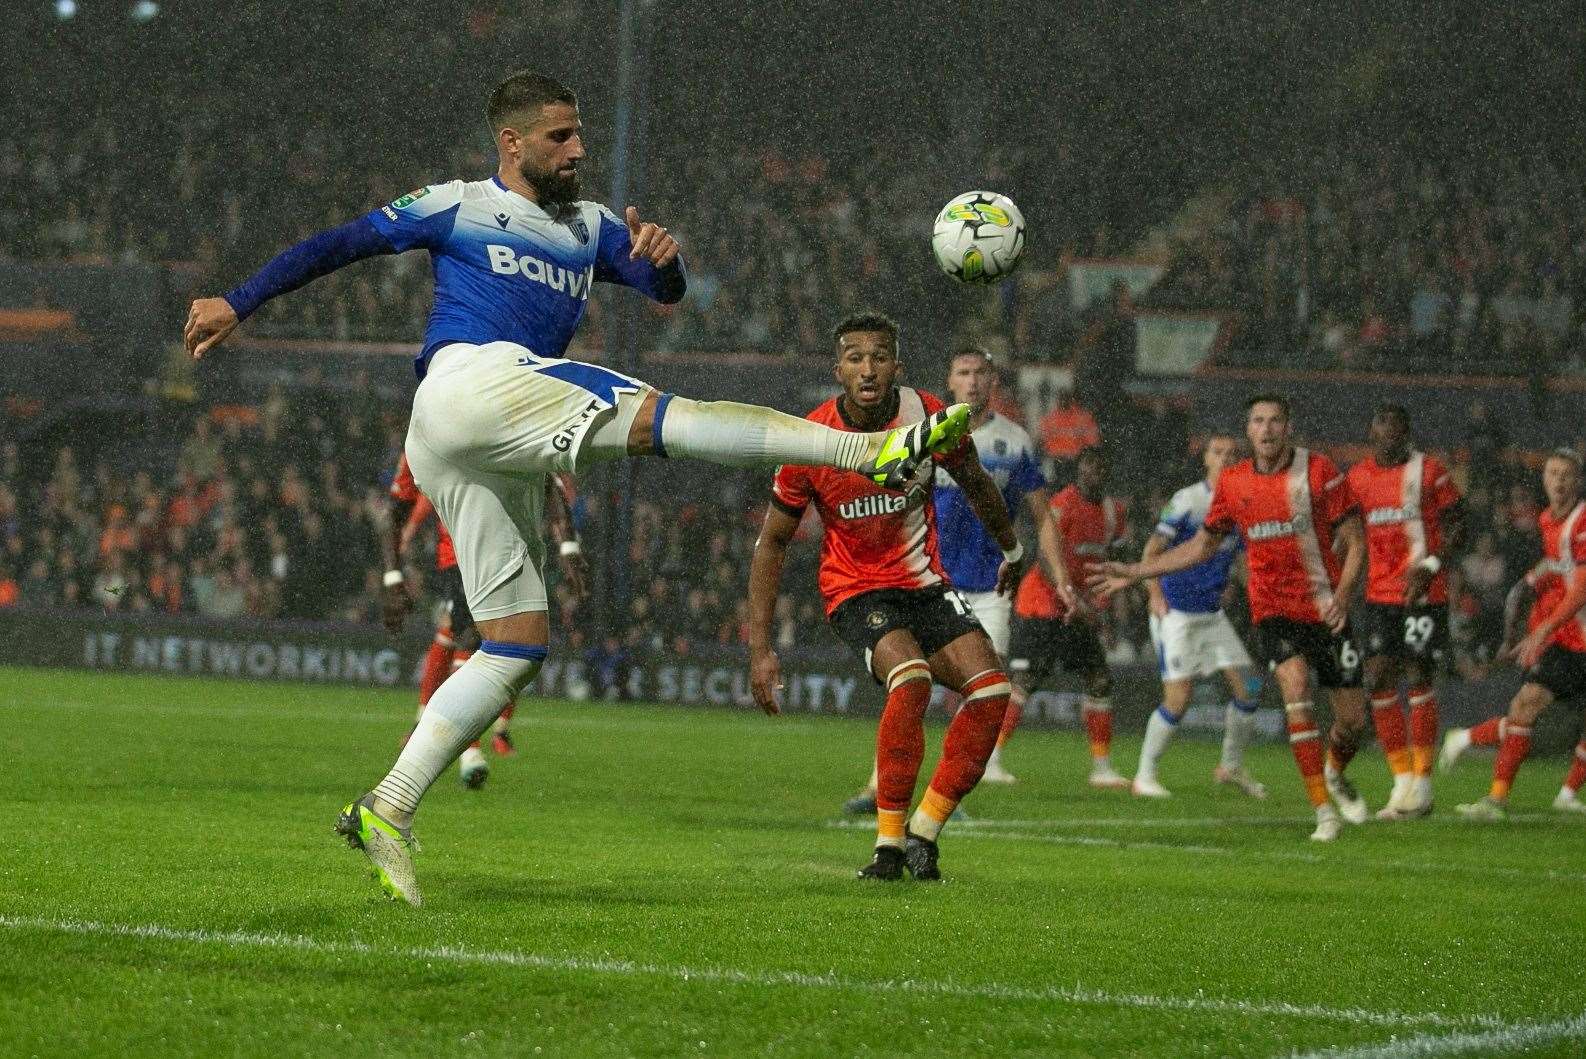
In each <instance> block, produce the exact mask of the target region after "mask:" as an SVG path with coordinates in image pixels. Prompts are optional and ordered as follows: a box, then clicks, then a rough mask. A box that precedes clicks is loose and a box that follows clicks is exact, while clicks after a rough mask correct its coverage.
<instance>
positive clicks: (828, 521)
mask: <svg viewBox="0 0 1586 1059" xmlns="http://www.w3.org/2000/svg"><path fill="white" fill-rule="evenodd" d="M836 339H837V365H836V376H837V381H838V382H839V383H841V384H842V387H843V392H842V394H841V395H840V396H838V397H836V398H834V399H833V400H830V401H827V402H826V403H825V404H823V405H821V406H820V407H819V408H817V409H815V410H814V411H813V412H811V413H810V414H809V416H808V418H809V419H811V420H813V421H815V422H817V423H823V424H825V425H827V426H830V427H833V428H835V429H837V430H850V431H869V430H875V429H880V428H884V427H885V425H886V424H887V423H891V422H894V421H898V422H907V421H909V420H910V419H912V418H923V417H924V416H926V415H929V414H930V413H932V412H934V411H936V410H937V409H939V408H941V407H942V402H941V401H940V400H938V399H937V398H936V397H934V396H932V395H931V394H928V393H923V392H921V391H919V390H915V389H913V388H912V387H908V386H899V385H898V384H897V380H898V377H899V375H900V374H901V372H902V370H903V362H902V361H901V360H900V359H899V357H898V331H897V325H896V324H894V323H893V322H892V321H891V320H889V319H888V318H887V317H885V316H882V315H880V314H877V313H864V314H859V315H856V316H850V317H848V318H847V319H845V320H843V321H842V322H841V323H840V324H838V325H837V328H836ZM916 413H918V416H916ZM938 463H939V464H940V465H941V466H942V467H943V468H945V469H946V470H947V472H948V473H949V474H951V475H952V477H953V480H954V481H956V482H957V483H958V484H959V485H960V486H961V487H962V488H963V490H964V495H965V498H966V499H967V500H968V502H969V504H970V506H971V508H972V509H973V510H974V511H975V513H976V515H977V516H979V518H980V519H981V520H982V521H983V522H985V524H986V526H987V528H988V529H989V530H990V531H991V533H992V536H993V537H995V538H996V541H997V544H998V546H999V547H1000V548H1001V549H1002V553H1003V563H1002V567H1001V569H1000V570H999V571H998V577H997V587H998V589H999V590H1001V591H1006V590H1007V589H1008V588H1010V587H1011V586H1012V585H1013V583H1014V581H1015V580H1016V579H1017V577H1018V575H1019V573H1021V572H1022V559H1023V555H1022V550H1021V549H1020V547H1019V542H1018V538H1017V537H1015V536H1014V532H1013V524H1012V522H1011V520H1010V519H1009V517H1008V509H1007V507H1006V506H1005V505H1004V503H1003V499H1002V494H1001V492H999V491H998V489H997V483H996V482H995V481H994V480H993V479H992V478H991V477H990V476H989V475H988V474H987V473H986V471H985V469H984V468H983V467H982V466H981V464H980V460H979V459H978V458H977V457H976V454H975V444H974V441H973V440H971V439H970V438H969V437H968V436H967V435H966V436H964V437H963V438H962V440H961V441H959V442H958V444H957V445H956V447H954V448H951V449H949V450H947V452H946V454H945V455H939V456H936V457H933V459H932V461H928V462H927V463H925V464H923V465H922V466H921V468H920V469H919V471H918V473H917V476H916V478H915V479H914V480H913V481H912V482H911V483H910V487H909V488H908V489H907V490H906V491H905V492H903V493H901V494H899V493H896V492H889V491H887V490H885V489H882V488H881V487H879V486H878V485H876V484H875V483H874V482H873V481H871V480H870V479H869V478H866V477H865V476H864V475H861V474H854V473H852V472H849V471H840V470H835V469H832V468H828V467H805V466H783V467H780V468H778V469H777V472H776V478H775V481H774V483H773V485H772V495H771V505H770V508H769V509H768V510H767V511H766V517H765V525H764V528H763V529H762V530H761V533H760V538H759V540H757V541H756V542H755V547H754V561H753V563H752V565H751V566H750V570H749V650H750V663H749V667H750V668H749V672H750V683H751V687H752V689H753V692H754V697H755V701H756V702H757V703H759V705H760V707H761V709H763V710H765V711H766V712H767V713H776V712H777V710H778V707H777V702H776V690H777V689H778V688H779V687H780V686H781V664H780V662H779V660H778V659H777V655H776V652H775V651H774V650H773V649H772V646H771V622H772V615H773V613H774V610H775V607H776V598H777V587H778V585H779V583H780V582H781V579H782V565H783V560H784V558H785V557H786V554H787V546H788V542H789V541H790V540H792V538H793V534H794V531H795V530H797V529H798V525H799V521H800V520H801V518H802V517H803V515H804V512H805V510H806V509H807V508H808V506H809V505H810V504H814V505H815V509H816V511H817V512H818V513H819V514H820V518H821V522H822V523H824V525H825V527H826V529H825V535H824V537H823V539H822V542H821V563H820V574H819V582H820V590H821V596H822V597H823V598H824V599H825V602H826V619H827V621H828V622H830V623H831V627H832V629H833V631H835V632H836V633H837V635H838V636H839V637H840V638H841V639H842V640H843V641H845V642H846V643H847V644H848V645H849V646H850V647H852V648H853V649H854V650H855V651H856V652H857V653H859V654H860V655H861V656H862V657H863V658H864V661H865V668H866V669H868V670H869V671H870V674H871V675H872V676H873V677H875V679H876V681H877V682H878V683H880V684H882V685H883V686H884V687H885V688H886V692H887V697H886V705H885V707H884V708H883V710H882V714H881V722H880V724H879V726H878V728H877V732H876V773H877V784H876V849H875V854H874V857H873V859H872V860H871V862H870V863H869V864H868V865H866V866H865V867H864V868H862V869H860V871H859V877H860V878H862V879H879V880H895V879H900V878H902V877H903V872H904V869H905V868H907V869H908V871H909V872H910V874H912V875H913V876H914V877H915V878H916V879H919V880H936V879H940V878H941V871H940V869H939V867H938V866H937V858H938V849H937V839H938V837H939V836H940V834H941V830H942V826H943V825H944V824H945V823H946V822H947V819H948V817H949V816H951V815H952V812H953V810H954V809H955V808H956V807H957V805H958V803H959V801H960V800H962V799H963V798H964V796H965V795H967V794H968V793H969V792H970V791H971V790H973V789H974V787H975V784H977V783H978V782H979V781H980V777H981V775H982V774H983V772H984V771H985V767H986V759H987V758H989V757H990V756H991V751H992V748H993V747H995V746H996V742H997V734H998V732H999V730H1000V729H1001V727H1002V720H1003V716H1004V714H1005V713H1006V711H1007V707H1008V696H1009V692H1010V691H1011V690H1012V689H1011V686H1010V685H1009V683H1008V678H1007V676H1006V675H1005V674H1004V673H1003V671H1002V664H1001V662H1000V661H998V659H997V652H996V650H995V649H994V648H993V647H992V645H991V640H990V639H989V638H988V637H987V636H986V634H985V632H984V631H982V630H981V627H980V623H979V622H978V621H976V620H975V616H974V613H973V612H972V611H971V610H970V608H969V605H968V604H967V603H965V601H964V600H963V598H962V597H961V596H959V594H958V593H957V591H956V590H954V588H953V586H952V585H951V583H949V581H948V579H947V577H946V575H945V574H944V573H943V571H942V565H941V561H940V560H939V558H938V556H937V550H936V511H935V507H934V505H933V504H932V503H931V496H930V493H931V489H932V487H933V482H934V479H935V467H936V465H937V464H938ZM933 679H934V680H937V681H940V682H941V683H942V684H945V685H947V686H948V687H950V688H952V689H954V690H957V691H959V692H960V693H961V694H962V695H963V696H964V702H963V705H962V706H960V707H959V710H958V713H957V714H956V715H955V716H954V717H953V720H952V722H951V723H950V724H949V725H948V728H947V737H946V739H945V741H944V742H943V745H942V757H941V760H940V761H939V762H938V763H937V766H936V771H935V773H934V774H933V775H932V776H931V781H930V785H929V786H928V787H927V789H926V791H925V794H924V796H923V797H922V798H921V800H920V804H919V806H918V808H916V809H915V811H914V814H913V816H912V817H909V818H908V819H907V822H905V816H906V814H907V812H908V808H909V804H910V803H911V802H912V801H913V798H914V787H915V783H916V781H917V779H918V775H919V769H920V763H921V761H922V760H923V758H924V755H925V726H924V717H925V709H926V707H927V706H928V705H929V704H930V700H931V684H932V680H933Z"/></svg>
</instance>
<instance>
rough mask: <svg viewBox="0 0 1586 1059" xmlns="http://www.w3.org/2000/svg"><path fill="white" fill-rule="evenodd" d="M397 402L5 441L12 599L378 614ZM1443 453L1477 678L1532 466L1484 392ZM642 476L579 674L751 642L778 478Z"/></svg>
mask: <svg viewBox="0 0 1586 1059" xmlns="http://www.w3.org/2000/svg"><path fill="white" fill-rule="evenodd" d="M356 381H357V380H355V383H356ZM365 382H366V380H365ZM404 413H405V409H403V408H401V407H399V406H397V405H396V404H394V403H390V402H387V401H385V400H383V399H381V398H379V397H373V396H370V395H369V390H368V387H367V386H366V385H364V386H360V385H356V384H355V385H352V386H335V387H333V386H329V385H323V384H322V385H320V386H318V387H313V388H293V389H291V390H287V389H284V388H282V387H280V386H276V387H274V388H272V389H271V390H270V391H269V393H268V394H267V396H266V397H265V399H264V400H263V401H262V402H261V403H259V404H258V405H257V406H240V405H232V406H217V407H209V408H201V409H199V410H198V412H197V414H196V415H193V416H192V417H191V420H190V423H191V425H190V428H189V429H187V431H186V432H185V434H180V435H178V436H175V437H173V438H171V439H170V441H169V443H168V444H165V445H163V446H161V445H153V446H148V447H146V448H143V449H140V450H139V452H138V454H137V455H135V456H134V455H132V454H129V453H127V452H125V451H121V450H117V449H115V448H114V447H105V448H102V449H100V450H99V451H96V452H92V453H90V452H88V451H87V450H85V449H84V448H83V447H82V446H80V445H73V444H60V445H55V446H39V445H34V444H29V445H22V444H19V443H18V441H16V440H15V439H11V440H5V441H4V442H3V443H0V607H4V606H29V607H44V608H102V609H104V610H107V611H115V612H137V613H151V614H153V613H166V614H196V615H200V616H204V617H210V618H217V619H228V618H287V619H296V620H312V621H323V620H334V621H346V622H356V623H362V624H366V625H375V624H378V622H379V616H380V583H381V580H380V575H381V573H382V571H383V559H382V553H381V540H382V537H383V535H385V534H386V533H387V528H388V525H389V523H388V518H387V506H386V498H385V489H386V486H387V485H388V483H389V480H390V475H391V473H392V468H393V467H394V464H395V459H396V453H397V451H398V448H399V446H400V444H401V438H402V433H403V425H404V420H403V416H404ZM1141 415H1142V416H1146V417H1148V418H1150V419H1152V421H1153V422H1155V424H1156V425H1155V426H1153V427H1152V428H1151V429H1152V430H1153V431H1154V432H1155V433H1154V435H1153V436H1154V437H1155V438H1156V439H1157V442H1158V443H1159V444H1158V447H1155V448H1154V449H1153V451H1154V452H1157V453H1160V452H1165V451H1178V452H1182V453H1184V454H1185V458H1184V459H1182V460H1172V459H1166V460H1161V459H1159V460H1156V461H1154V467H1155V473H1153V474H1149V475H1143V476H1129V475H1124V474H1115V475H1114V477H1113V482H1114V488H1113V489H1112V490H1111V491H1112V492H1114V493H1116V494H1117V495H1120V496H1121V497H1122V498H1123V499H1124V500H1125V502H1126V504H1127V507H1128V512H1129V525H1130V538H1129V541H1128V543H1127V545H1126V546H1125V548H1124V551H1126V552H1127V553H1131V554H1138V551H1139V548H1140V547H1141V546H1143V544H1144V541H1145V539H1146V537H1147V536H1148V535H1149V534H1150V532H1151V529H1152V528H1153V526H1154V525H1155V513H1156V511H1158V510H1159V509H1160V508H1161V506H1162V505H1163V504H1164V503H1165V501H1166V499H1167V498H1168V496H1170V495H1171V493H1172V492H1173V490H1174V489H1175V488H1177V487H1178V486H1180V485H1183V484H1185V483H1187V482H1189V481H1191V480H1193V479H1194V477H1195V476H1196V475H1197V474H1198V465H1197V464H1196V462H1195V461H1194V459H1193V458H1192V456H1191V449H1192V447H1193V441H1192V440H1191V438H1190V435H1189V430H1188V425H1187V422H1186V421H1185V420H1184V417H1182V415H1181V414H1178V413H1175V412H1174V411H1173V410H1172V409H1171V408H1168V407H1166V405H1165V402H1159V403H1158V406H1157V407H1156V408H1154V409H1153V410H1150V411H1147V410H1144V409H1142V410H1141ZM1076 423H1078V424H1079V426H1078V429H1077V432H1076V427H1075V424H1076ZM1087 424H1088V425H1087ZM1035 432H1036V433H1037V434H1038V435H1039V437H1040V440H1041V444H1042V446H1043V449H1044V450H1045V451H1046V452H1047V454H1048V462H1047V470H1048V473H1049V475H1050V476H1051V477H1052V478H1053V480H1054V481H1058V482H1062V481H1063V480H1064V479H1065V476H1066V475H1067V474H1069V473H1070V469H1071V468H1070V465H1071V460H1070V459H1069V458H1068V457H1067V456H1065V455H1064V454H1065V452H1069V451H1071V450H1072V447H1073V446H1074V445H1075V444H1076V437H1077V438H1078V439H1079V442H1080V443H1083V442H1086V441H1090V440H1093V439H1094V437H1095V435H1096V428H1095V426H1094V418H1093V417H1090V416H1089V414H1088V412H1086V410H1085V409H1083V408H1082V407H1079V406H1077V405H1076V404H1074V402H1072V400H1066V401H1065V402H1063V403H1062V404H1060V405H1058V406H1055V407H1054V409H1053V410H1052V413H1051V414H1050V415H1048V416H1047V418H1046V419H1045V420H1043V421H1042V422H1040V423H1038V424H1036V431H1035ZM1442 455H1443V456H1444V458H1445V459H1448V460H1449V462H1450V464H1451V466H1452V467H1453V468H1454V470H1455V474H1456V477H1457V478H1458V480H1459V482H1460V485H1461V487H1462V488H1463V489H1464V490H1465V491H1466V493H1467V495H1468V498H1469V504H1470V511H1471V517H1470V521H1469V523H1468V525H1469V527H1470V531H1469V533H1468V534H1467V537H1466V543H1465V548H1464V552H1463V554H1462V555H1461V556H1460V558H1459V561H1458V570H1459V573H1460V577H1459V590H1458V592H1457V595H1456V602H1455V606H1454V612H1453V621H1452V628H1453V634H1454V638H1455V642H1456V645H1457V648H1458V655H1457V662H1458V664H1459V665H1460V667H1461V668H1462V669H1463V670H1465V671H1466V672H1467V673H1469V672H1475V671H1478V670H1479V669H1480V668H1481V667H1483V666H1485V665H1486V664H1488V663H1489V662H1490V661H1491V660H1492V658H1493V655H1494V653H1495V651H1496V648H1497V646H1498V644H1499V641H1500V639H1501V637H1502V613H1503V603H1504V596H1505V594H1506V593H1507V591H1508V589H1509V586H1510V585H1511V584H1513V582H1514V580H1515V579H1516V578H1517V577H1519V576H1521V575H1522V574H1523V573H1524V572H1525V571H1526V570H1527V569H1529V568H1530V566H1531V565H1532V564H1533V563H1534V562H1535V560H1536V557H1537V556H1538V554H1539V542H1538V538H1537V530H1536V522H1535V516H1536V513H1537V511H1538V510H1539V504H1540V496H1539V493H1538V490H1537V482H1536V477H1535V475H1534V473H1532V472H1531V470H1530V469H1529V468H1528V467H1527V466H1526V464H1525V463H1524V461H1523V459H1522V457H1521V454H1519V453H1518V452H1516V451H1515V450H1513V449H1512V448H1511V447H1510V445H1509V443H1508V439H1507V437H1506V435H1505V433H1504V430H1503V427H1502V425H1501V424H1499V423H1496V422H1494V421H1493V419H1492V418H1491V417H1490V416H1488V414H1487V413H1486V410H1485V409H1484V407H1482V406H1481V405H1480V404H1479V403H1478V404H1477V405H1475V406H1474V407H1473V408H1472V413H1471V420H1470V423H1469V425H1468V427H1467V430H1466V444H1465V447H1464V449H1463V450H1462V451H1459V452H1454V453H1445V454H1442ZM652 466H653V465H652ZM648 472H649V469H648V468H647V470H646V472H641V473H640V474H639V475H638V477H637V480H638V485H639V490H640V500H639V502H638V503H637V505H636V507H635V510H634V513H633V517H632V520H631V536H630V537H629V538H628V540H627V542H626V546H625V548H623V549H621V550H620V551H618V552H617V554H622V555H624V556H625V558H626V560H627V563H628V566H629V568H630V569H632V570H637V571H643V572H644V574H643V576H642V577H640V578H637V579H636V580H635V581H634V583H633V585H632V587H631V588H630V590H629V592H628V594H627V596H626V597H625V598H624V599H623V600H621V601H618V602H615V603H613V602H611V601H612V600H614V599H615V591H616V589H615V586H614V584H613V583H612V581H611V579H610V578H611V574H610V571H608V570H607V569H606V568H605V566H604V564H603V563H601V562H600V561H599V557H600V556H603V555H605V554H607V552H608V549H610V541H609V540H608V538H607V536H606V534H608V533H610V532H613V528H614V527H615V526H617V525H618V524H619V523H618V520H617V519H616V518H615V514H614V512H613V510H612V504H613V502H614V495H615V494H614V492H613V489H612V488H611V485H610V482H609V479H607V478H603V477H600V476H596V477H595V478H593V479H591V480H588V481H586V482H585V483H583V488H582V489H581V492H580V496H579V498H578V501H577V504H576V507H575V511H574V515H575V521H576V522H577V524H578V525H579V527H580V530H581V532H582V533H583V534H584V536H585V544H586V549H587V551H588V554H589V555H590V556H591V557H592V559H593V560H594V561H593V564H592V565H593V569H592V571H591V573H592V588H593V591H592V592H591V593H590V595H589V596H588V598H587V599H585V600H582V601H581V600H579V599H578V598H576V597H575V596H574V595H573V594H572V592H570V591H569V590H568V588H567V586H566V585H565V584H561V583H557V584H555V586H554V587H553V604H552V610H553V622H552V624H553V628H554V629H555V630H556V636H557V638H558V639H559V641H560V643H561V646H562V647H563V648H565V649H568V650H571V651H573V652H575V653H577V654H580V655H581V656H582V657H584V659H585V661H586V663H587V666H586V669H587V671H588V672H590V673H593V674H605V675H606V678H607V680H606V681H604V682H603V685H604V686H609V687H611V688H613V689H616V688H619V687H620V686H621V684H622V680H621V679H619V675H620V674H621V673H622V672H623V671H624V669H625V667H626V666H628V665H630V664H631V663H632V662H633V661H634V660H635V659H636V658H640V657H644V656H646V655H648V654H649V653H651V652H655V653H660V652H665V653H668V654H669V655H671V656H674V657H676V656H686V655H688V654H690V653H692V652H695V651H697V650H699V649H700V648H701V647H704V646H707V645H724V646H732V645H739V644H742V643H743V642H744V640H745V636H746V621H747V612H746V602H745V593H744V586H743V578H744V571H745V570H746V569H747V567H748V558H749V552H750V549H751V547H752V544H753V540H754V536H755V534H756V532H757V529H758V524H759V519H760V516H761V514H762V513H763V511H764V507H763V504H764V497H765V495H766V494H765V489H766V483H765V482H764V481H761V480H759V479H756V478H755V477H754V476H753V475H751V474H748V473H738V474H727V475H723V476H721V477H719V478H716V479H713V480H712V481H711V482H710V489H709V490H708V491H704V490H702V489H700V488H699V487H698V485H697V483H696V485H695V487H694V488H693V489H692V490H690V489H689V488H688V487H686V486H684V485H683V484H682V481H683V479H684V478H686V476H679V475H678V474H677V473H676V472H674V471H672V470H671V469H670V468H668V467H666V465H660V466H658V467H655V469H654V471H653V473H648ZM662 497H666V498H667V499H666V501H665V502H664V503H663V502H662V500H661V498H662ZM806 529H808V527H806ZM421 539H422V538H421ZM411 558H412V566H413V567H415V568H416V569H415V571H414V572H415V573H416V574H417V575H418V576H419V578H420V582H419V583H420V584H423V583H424V582H423V574H424V572H425V571H426V570H427V569H428V568H429V557H428V555H427V554H426V553H425V552H424V550H423V548H422V547H421V548H420V549H419V550H418V552H417V553H416V554H415V555H413V556H412V557H411ZM816 559H817V549H816V548H815V547H814V546H813V545H812V544H810V543H809V542H806V544H805V546H803V547H795V548H794V549H792V551H791V552H790V559H789V565H790V569H789V571H788V572H787V575H786V576H785V577H784V579H783V584H784V586H785V591H784V594H783V595H782V597H781V598H780V599H779V601H778V605H777V611H776V614H777V637H778V641H779V643H780V645H781V646H782V647H783V648H785V649H788V648H794V647H797V646H808V645H812V644H818V643H821V642H824V640H825V637H826V633H825V631H824V621H823V619H822V617H821V611H820V605H819V601H818V597H817V596H816V593H815V574H814V570H815V564H816ZM429 602H430V604H431V606H427V607H421V608H419V612H418V616H417V617H416V618H415V619H414V621H415V626H414V629H415V631H422V627H423V623H424V621H426V620H427V619H428V617H429V616H430V615H431V614H432V613H433V610H434V607H433V604H434V603H436V602H437V600H436V599H435V598H434V596H433V593H432V594H431V596H430V598H429ZM1238 609H1239V604H1237V603H1236V605H1235V611H1236V612H1237V611H1238ZM1103 640H1104V643H1105V644H1106V645H1107V647H1108V649H1109V654H1110V655H1111V658H1112V660H1113V661H1114V662H1115V663H1119V664H1127V663H1130V662H1134V661H1139V660H1143V659H1148V658H1149V650H1150V648H1149V638H1148V635H1147V631H1146V616H1145V610H1144V601H1143V598H1142V597H1141V596H1140V595H1138V594H1129V593H1125V594H1121V595H1120V596H1118V597H1117V598H1116V599H1115V600H1114V601H1113V602H1112V604H1111V605H1110V610H1109V612H1108V615H1107V618H1106V622H1105V629H1104V636H1103Z"/></svg>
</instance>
